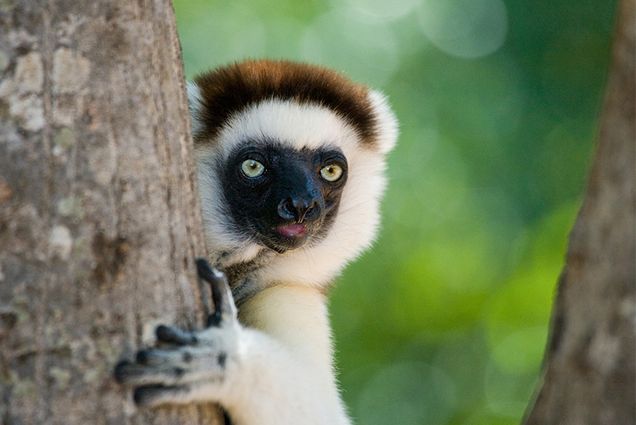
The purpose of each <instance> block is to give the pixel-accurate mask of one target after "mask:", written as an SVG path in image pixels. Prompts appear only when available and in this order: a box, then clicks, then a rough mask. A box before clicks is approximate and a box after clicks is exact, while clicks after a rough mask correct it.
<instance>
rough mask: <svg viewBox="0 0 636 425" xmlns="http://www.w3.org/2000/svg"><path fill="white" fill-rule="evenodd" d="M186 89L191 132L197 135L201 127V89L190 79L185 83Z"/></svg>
mask: <svg viewBox="0 0 636 425" xmlns="http://www.w3.org/2000/svg"><path fill="white" fill-rule="evenodd" d="M186 89H187V91H188V107H189V109H190V117H191V121H192V134H194V135H197V134H199V133H200V132H201V130H202V129H203V126H202V125H201V119H200V114H201V109H202V108H203V101H202V99H201V90H199V86H197V85H196V84H195V83H194V82H192V81H188V82H187V83H186Z"/></svg>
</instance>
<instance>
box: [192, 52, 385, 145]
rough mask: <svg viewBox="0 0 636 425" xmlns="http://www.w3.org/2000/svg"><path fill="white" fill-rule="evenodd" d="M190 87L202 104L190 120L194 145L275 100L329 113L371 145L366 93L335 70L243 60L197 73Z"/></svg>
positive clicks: (373, 123) (372, 120) (372, 117)
mask: <svg viewBox="0 0 636 425" xmlns="http://www.w3.org/2000/svg"><path fill="white" fill-rule="evenodd" d="M194 82H195V83H196V85H197V86H198V87H199V90H200V102H201V107H200V108H198V109H197V111H196V113H197V114H198V116H197V117H195V119H196V120H197V121H198V122H199V123H200V125H201V127H200V131H197V132H196V133H195V140H197V141H202V139H204V140H210V139H213V138H214V137H215V136H216V135H217V134H218V132H219V131H220V129H221V127H222V126H223V124H224V123H226V122H227V120H228V118H230V117H231V116H232V115H233V114H235V113H237V112H241V111H242V110H243V109H245V108H246V107H249V106H251V105H253V104H255V103H258V102H260V101H263V100H267V99H276V100H292V101H295V102H297V103H299V104H314V105H320V106H324V107H326V108H329V109H331V110H333V111H334V112H336V113H337V114H338V115H339V116H341V117H342V118H344V119H345V120H346V121H347V122H348V123H349V124H350V125H351V126H352V127H353V128H355V129H356V131H357V132H358V134H359V136H360V138H361V141H362V142H363V143H365V144H369V145H373V144H375V143H376V138H377V135H378V134H377V131H378V129H377V126H378V123H377V118H376V111H374V108H373V105H372V103H371V101H370V99H369V89H368V88H367V87H366V86H364V85H362V84H357V83H354V82H352V81H351V80H349V79H348V78H346V77H344V76H343V75H341V74H340V73H338V72H336V71H332V70H330V69H327V68H323V67H321V66H316V65H308V64H304V63H296V62H290V61H272V60H248V61H245V62H240V63H234V64H232V65H228V66H224V67H221V68H217V69H215V70H212V71H210V72H206V73H204V74H201V75H199V76H197V77H196V78H195V80H194ZM202 136H203V137H202Z"/></svg>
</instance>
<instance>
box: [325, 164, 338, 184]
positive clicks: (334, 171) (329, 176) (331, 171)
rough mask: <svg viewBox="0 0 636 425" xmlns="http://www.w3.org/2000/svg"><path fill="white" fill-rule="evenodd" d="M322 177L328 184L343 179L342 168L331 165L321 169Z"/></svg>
mask: <svg viewBox="0 0 636 425" xmlns="http://www.w3.org/2000/svg"><path fill="white" fill-rule="evenodd" d="M320 175H321V176H322V178H323V179H325V180H327V181H328V182H335V181H337V180H338V179H339V178H340V177H342V167H341V166H339V165H336V164H329V165H326V166H324V167H322V168H321V169H320Z"/></svg>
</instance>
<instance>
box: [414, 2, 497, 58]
mask: <svg viewBox="0 0 636 425" xmlns="http://www.w3.org/2000/svg"><path fill="white" fill-rule="evenodd" d="M418 17H419V21H420V26H421V28H422V32H424V34H425V35H426V37H428V39H429V40H431V42H432V43H433V44H434V45H435V46H437V47H438V48H439V49H440V50H442V51H444V52H445V53H447V54H449V55H451V56H457V57H461V58H478V57H482V56H486V55H489V54H491V53H493V52H495V51H496V50H497V49H499V47H501V45H502V44H503V43H504V41H505V39H506V33H507V31H508V14H507V12H506V5H505V4H504V3H503V1H502V0H424V1H422V4H421V7H420V9H419V10H418Z"/></svg>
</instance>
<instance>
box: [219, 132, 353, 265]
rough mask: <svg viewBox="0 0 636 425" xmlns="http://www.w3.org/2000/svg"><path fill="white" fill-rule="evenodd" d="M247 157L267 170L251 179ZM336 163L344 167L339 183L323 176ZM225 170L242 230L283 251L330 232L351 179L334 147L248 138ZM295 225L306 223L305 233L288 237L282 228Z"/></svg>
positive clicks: (226, 186)
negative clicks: (301, 146) (246, 170)
mask: <svg viewBox="0 0 636 425" xmlns="http://www.w3.org/2000/svg"><path fill="white" fill-rule="evenodd" d="M248 159H252V160H256V161H258V162H260V163H261V164H263V165H264V166H265V171H264V173H263V174H262V175H260V176H258V177H248V176H247V175H246V174H245V173H244V172H243V171H242V169H241V164H242V163H243V161H245V160H248ZM331 164H335V165H338V166H340V167H341V168H342V170H343V172H342V175H341V176H340V178H339V179H338V180H336V181H334V182H330V181H327V180H325V179H324V178H322V177H321V174H320V170H321V169H322V168H323V167H325V166H327V165H331ZM222 173H223V175H222V182H223V191H224V194H225V199H226V200H227V202H228V203H229V207H230V211H231V213H232V216H233V218H234V220H235V222H236V224H237V225H238V226H239V227H240V231H241V232H244V234H250V235H252V236H253V237H254V238H255V239H256V240H257V241H258V242H259V243H260V244H262V245H264V246H266V247H268V248H270V249H272V250H274V251H276V252H278V253H283V252H285V251H287V250H290V249H294V248H299V247H301V246H302V245H304V244H306V243H311V242H312V241H316V240H319V239H320V237H321V236H323V235H325V234H326V232H327V231H328V230H329V228H330V227H331V225H332V223H333V219H334V218H335V215H336V212H337V210H338V205H339V204H340V197H341V194H342V190H343V188H344V185H345V183H346V181H347V160H346V158H345V157H344V155H343V154H342V152H341V151H340V150H338V149H335V148H324V149H321V150H311V149H302V150H295V149H292V148H290V147H287V146H283V145H281V144H280V143H277V142H275V141H247V142H245V143H242V144H241V145H240V146H239V147H238V148H237V149H235V151H234V152H233V153H232V154H231V155H230V157H229V159H228V160H227V161H226V162H225V165H224V168H223V171H222ZM290 224H302V225H304V226H305V232H304V233H303V234H301V235H293V236H289V235H283V234H281V233H280V231H279V230H277V228H279V227H280V226H286V225H290Z"/></svg>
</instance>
